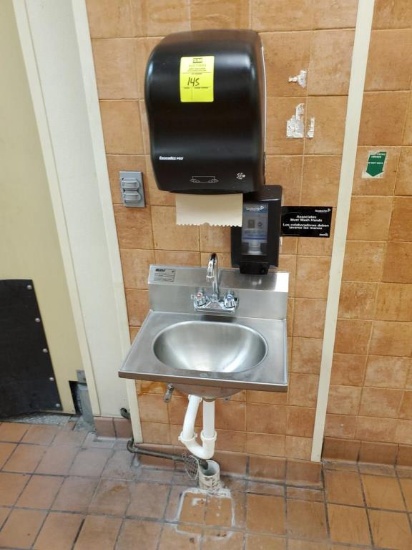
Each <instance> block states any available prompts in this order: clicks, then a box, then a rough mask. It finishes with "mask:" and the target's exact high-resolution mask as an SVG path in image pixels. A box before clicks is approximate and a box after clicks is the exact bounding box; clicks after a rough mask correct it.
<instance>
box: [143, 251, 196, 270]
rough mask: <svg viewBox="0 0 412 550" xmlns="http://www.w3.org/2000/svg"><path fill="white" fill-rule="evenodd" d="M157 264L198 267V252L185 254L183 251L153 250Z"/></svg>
mask: <svg viewBox="0 0 412 550" xmlns="http://www.w3.org/2000/svg"><path fill="white" fill-rule="evenodd" d="M154 253H155V259H156V263H157V264H163V265H182V266H183V265H186V266H189V267H190V266H194V267H199V266H200V254H199V252H187V251H184V250H155V251H154Z"/></svg>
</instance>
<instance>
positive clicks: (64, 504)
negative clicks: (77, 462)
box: [52, 477, 98, 512]
mask: <svg viewBox="0 0 412 550" xmlns="http://www.w3.org/2000/svg"><path fill="white" fill-rule="evenodd" d="M97 484H98V480H97V479H95V478H87V477H67V478H66V479H65V480H64V483H63V485H62V487H61V489H60V491H59V492H58V494H57V497H56V499H55V501H54V503H53V506H52V509H53V510H60V511H62V512H87V511H88V508H89V504H90V502H91V500H92V498H93V495H94V492H95V490H96V487H97Z"/></svg>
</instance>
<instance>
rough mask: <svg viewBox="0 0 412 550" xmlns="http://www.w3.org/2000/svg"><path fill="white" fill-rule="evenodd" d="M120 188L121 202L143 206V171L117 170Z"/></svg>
mask: <svg viewBox="0 0 412 550" xmlns="http://www.w3.org/2000/svg"><path fill="white" fill-rule="evenodd" d="M119 181H120V189H121V192H122V199H123V204H124V205H125V206H132V207H144V206H145V200H144V188H143V172H132V171H121V172H119Z"/></svg>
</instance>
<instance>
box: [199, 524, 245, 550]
mask: <svg viewBox="0 0 412 550" xmlns="http://www.w3.org/2000/svg"><path fill="white" fill-rule="evenodd" d="M243 540H244V534H243V533H239V532H235V531H226V530H224V529H204V530H203V538H202V550H239V548H243Z"/></svg>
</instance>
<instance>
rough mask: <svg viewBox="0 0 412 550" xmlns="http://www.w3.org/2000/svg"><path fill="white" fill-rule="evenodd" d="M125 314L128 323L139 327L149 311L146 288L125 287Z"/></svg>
mask: <svg viewBox="0 0 412 550" xmlns="http://www.w3.org/2000/svg"><path fill="white" fill-rule="evenodd" d="M126 303H127V314H128V316H129V325H132V326H135V327H139V326H141V325H142V324H143V321H144V320H145V318H146V315H147V314H148V313H149V308H150V305H149V293H148V291H147V290H136V289H134V288H133V289H126Z"/></svg>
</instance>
